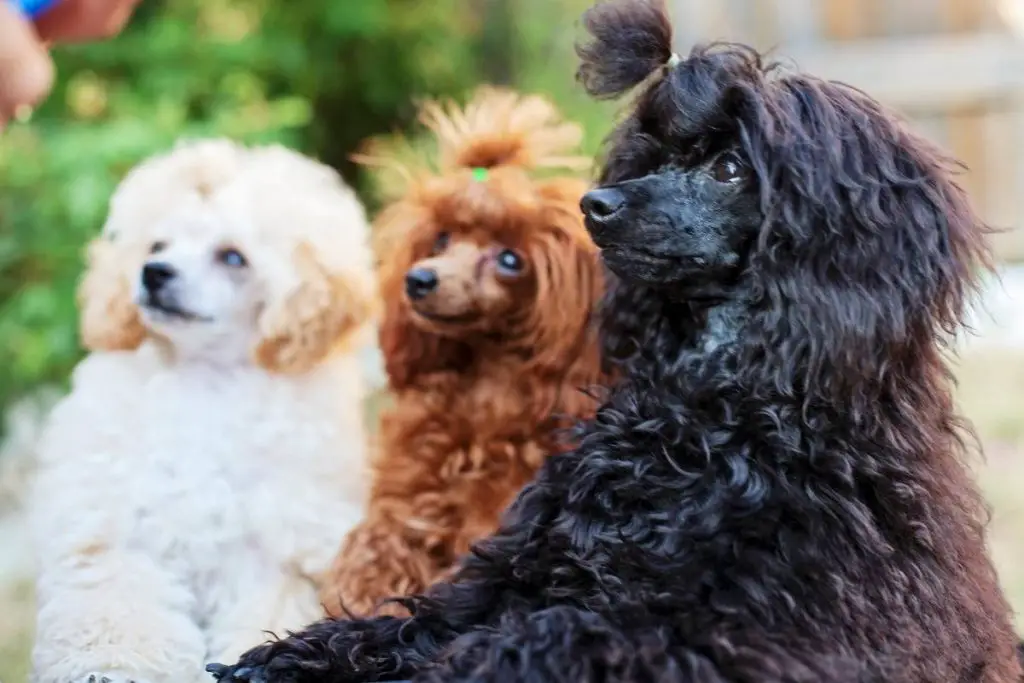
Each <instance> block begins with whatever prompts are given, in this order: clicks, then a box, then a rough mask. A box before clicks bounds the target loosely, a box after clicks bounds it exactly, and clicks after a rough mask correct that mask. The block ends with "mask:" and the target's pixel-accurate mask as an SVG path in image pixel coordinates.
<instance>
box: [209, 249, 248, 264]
mask: <svg viewBox="0 0 1024 683" xmlns="http://www.w3.org/2000/svg"><path fill="white" fill-rule="evenodd" d="M217 260H218V261H220V262H221V263H223V264H224V265H225V266H228V267H229V268H245V267H246V266H247V265H249V262H248V261H246V260H245V257H244V256H242V252H240V251H238V250H237V249H231V248H230V247H229V248H226V249H221V250H220V251H218V252H217Z"/></svg>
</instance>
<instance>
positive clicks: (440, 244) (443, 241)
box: [430, 232, 451, 256]
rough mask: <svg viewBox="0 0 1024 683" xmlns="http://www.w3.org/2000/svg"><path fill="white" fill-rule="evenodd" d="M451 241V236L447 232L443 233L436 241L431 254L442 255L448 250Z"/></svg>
mask: <svg viewBox="0 0 1024 683" xmlns="http://www.w3.org/2000/svg"><path fill="white" fill-rule="evenodd" d="M450 240H451V235H450V234H449V233H447V232H442V233H441V234H439V235H438V236H437V239H435V240H434V246H433V247H432V248H431V250H430V253H431V254H433V255H435V256H436V255H437V254H441V253H443V252H444V250H445V249H447V248H448V242H449V241H450Z"/></svg>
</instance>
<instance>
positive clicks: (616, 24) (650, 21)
mask: <svg viewBox="0 0 1024 683" xmlns="http://www.w3.org/2000/svg"><path fill="white" fill-rule="evenodd" d="M583 26H584V27H585V28H586V30H587V32H588V33H590V35H591V36H593V40H592V41H591V42H590V43H588V44H586V45H578V46H577V47H576V53H577V54H578V55H579V57H580V66H579V69H578V70H577V72H576V79H577V80H578V81H579V82H580V83H582V84H583V87H584V88H586V90H587V92H588V93H589V94H590V95H591V96H592V97H596V98H599V99H612V98H615V97H618V96H620V95H622V94H623V93H625V92H626V91H627V90H629V89H630V88H632V87H634V86H636V85H638V84H640V83H641V82H642V81H643V80H644V79H646V78H647V77H648V76H650V75H651V74H652V73H653V72H654V71H656V70H657V69H659V68H662V67H664V66H665V65H666V64H668V61H669V59H671V57H672V24H671V22H670V21H669V17H668V13H667V12H666V11H665V6H664V3H663V2H662V0H628V1H627V2H606V3H602V4H599V5H595V6H594V7H592V8H590V9H589V10H587V12H586V13H584V15H583Z"/></svg>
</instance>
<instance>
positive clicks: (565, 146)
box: [420, 86, 590, 171]
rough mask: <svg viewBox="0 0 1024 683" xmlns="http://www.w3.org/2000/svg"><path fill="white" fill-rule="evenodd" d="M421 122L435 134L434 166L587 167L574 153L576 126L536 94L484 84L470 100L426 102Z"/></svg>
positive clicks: (578, 134)
mask: <svg viewBox="0 0 1024 683" xmlns="http://www.w3.org/2000/svg"><path fill="white" fill-rule="evenodd" d="M420 121H421V122H422V123H423V125H425V126H426V127H427V128H428V129H430V130H431V131H432V132H433V133H434V134H435V135H436V136H437V144H438V156H439V158H438V165H439V166H440V169H441V170H442V171H448V170H451V169H453V168H460V167H462V168H494V167H496V166H520V167H522V168H540V167H547V168H586V167H588V166H589V165H590V160H589V159H587V158H585V157H580V156H573V155H572V154H571V152H572V151H574V150H575V149H576V148H577V147H578V145H579V143H580V140H581V139H582V137H583V131H582V130H581V128H580V127H579V126H578V125H576V124H574V123H568V122H566V121H563V120H562V117H561V115H560V114H559V113H558V110H557V109H556V108H555V106H554V105H553V104H552V103H551V102H549V101H548V100H546V99H545V98H543V97H540V96H538V95H520V94H519V93H516V92H513V91H509V90H504V89H500V88H494V87H490V86H483V87H481V88H480V89H478V90H477V91H476V93H475V94H474V96H473V98H472V99H471V100H470V102H469V103H468V104H467V105H466V106H465V107H464V108H459V106H458V105H456V104H455V103H453V102H451V101H448V102H426V103H424V104H423V106H422V108H421V111H420Z"/></svg>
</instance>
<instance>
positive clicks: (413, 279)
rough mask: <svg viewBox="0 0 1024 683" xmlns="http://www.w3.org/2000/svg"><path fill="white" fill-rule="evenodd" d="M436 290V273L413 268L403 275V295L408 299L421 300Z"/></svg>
mask: <svg viewBox="0 0 1024 683" xmlns="http://www.w3.org/2000/svg"><path fill="white" fill-rule="evenodd" d="M435 289H437V273H435V272H434V271H432V270H430V269H429V268H413V269H412V270H410V271H409V272H408V273H406V274H405V293H406V294H408V295H409V298H410V299H422V298H423V297H425V296H426V295H427V294H430V293H431V292H433V291H434V290H435Z"/></svg>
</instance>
